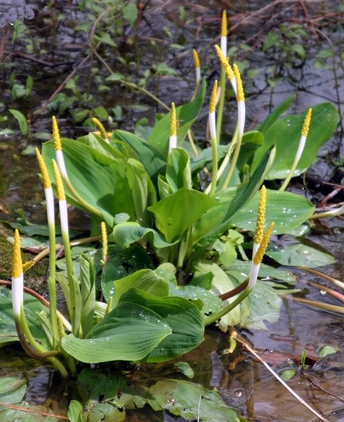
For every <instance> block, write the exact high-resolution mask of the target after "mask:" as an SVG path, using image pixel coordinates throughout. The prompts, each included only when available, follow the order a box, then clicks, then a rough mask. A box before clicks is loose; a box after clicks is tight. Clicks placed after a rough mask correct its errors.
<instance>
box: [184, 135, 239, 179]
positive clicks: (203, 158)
mask: <svg viewBox="0 0 344 422" xmlns="http://www.w3.org/2000/svg"><path fill="white" fill-rule="evenodd" d="M244 136H245V135H244ZM185 144H186V145H187V142H185ZM186 145H185V146H186ZM227 151H228V145H219V146H218V147H217V156H218V158H219V159H221V158H223V157H224V156H225V154H226V153H227ZM212 154H213V149H212V148H211V147H209V148H205V149H203V150H201V151H200V153H199V155H198V156H197V157H194V158H192V159H191V163H190V167H191V171H192V173H196V172H199V171H200V170H202V169H203V168H204V167H205V166H206V165H207V164H208V163H209V162H210V161H212V159H213V155H212Z"/></svg>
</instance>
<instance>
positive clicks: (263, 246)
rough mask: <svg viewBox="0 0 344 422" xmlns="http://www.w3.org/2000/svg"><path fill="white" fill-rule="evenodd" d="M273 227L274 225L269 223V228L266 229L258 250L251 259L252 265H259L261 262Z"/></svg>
mask: <svg viewBox="0 0 344 422" xmlns="http://www.w3.org/2000/svg"><path fill="white" fill-rule="evenodd" d="M274 225H275V223H271V224H270V226H269V227H268V229H267V231H266V232H265V233H264V235H263V239H262V241H261V244H260V246H259V248H258V251H257V253H256V254H255V256H254V258H253V263H254V265H259V264H260V263H261V262H262V260H263V256H264V254H265V251H266V248H267V246H268V243H269V240H270V236H271V233H272V230H273V228H274Z"/></svg>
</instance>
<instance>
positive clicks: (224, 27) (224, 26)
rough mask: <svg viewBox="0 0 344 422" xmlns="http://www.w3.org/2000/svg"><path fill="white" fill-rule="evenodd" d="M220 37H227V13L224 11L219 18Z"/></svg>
mask: <svg viewBox="0 0 344 422" xmlns="http://www.w3.org/2000/svg"><path fill="white" fill-rule="evenodd" d="M221 37H227V12H226V11H225V10H224V11H223V12H222V17H221Z"/></svg>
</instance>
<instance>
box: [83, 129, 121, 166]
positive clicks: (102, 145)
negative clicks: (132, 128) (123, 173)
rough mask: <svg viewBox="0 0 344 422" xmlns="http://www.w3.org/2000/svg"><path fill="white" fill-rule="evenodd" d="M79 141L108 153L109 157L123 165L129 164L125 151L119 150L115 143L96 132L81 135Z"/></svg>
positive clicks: (105, 153)
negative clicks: (110, 142)
mask: <svg viewBox="0 0 344 422" xmlns="http://www.w3.org/2000/svg"><path fill="white" fill-rule="evenodd" d="M77 140H78V141H79V142H82V143H84V144H86V145H88V146H90V147H91V148H94V149H95V150H97V151H98V152H101V153H102V154H104V155H106V156H107V157H109V158H113V159H114V160H116V161H117V162H118V163H120V164H121V165H122V166H123V167H124V166H126V164H127V157H126V156H125V155H124V154H123V152H121V151H119V150H118V149H117V148H115V147H114V146H113V145H111V144H109V143H108V142H106V141H105V140H104V139H103V138H102V137H101V136H98V135H95V134H94V133H89V134H88V135H86V136H81V137H80V138H78V139H77Z"/></svg>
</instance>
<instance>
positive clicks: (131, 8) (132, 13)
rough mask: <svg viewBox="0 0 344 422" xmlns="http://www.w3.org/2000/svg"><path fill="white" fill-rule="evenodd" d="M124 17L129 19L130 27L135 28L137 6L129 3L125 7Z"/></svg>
mask: <svg viewBox="0 0 344 422" xmlns="http://www.w3.org/2000/svg"><path fill="white" fill-rule="evenodd" d="M123 16H124V17H125V18H127V19H128V21H129V23H130V26H133V25H134V23H135V21H136V19H137V16H138V11H137V6H136V4H134V3H128V4H127V5H126V6H124V7H123Z"/></svg>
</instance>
